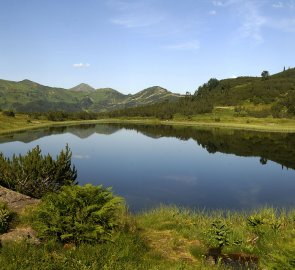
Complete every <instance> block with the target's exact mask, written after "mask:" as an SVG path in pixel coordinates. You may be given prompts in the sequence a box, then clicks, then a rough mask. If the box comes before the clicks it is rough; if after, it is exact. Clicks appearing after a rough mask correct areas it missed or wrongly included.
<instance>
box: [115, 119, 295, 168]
mask: <svg viewBox="0 0 295 270" xmlns="http://www.w3.org/2000/svg"><path fill="white" fill-rule="evenodd" d="M119 126H120V127H121V128H125V129H135V130H137V131H139V132H141V133H143V134H145V135H147V136H151V137H154V138H155V137H176V138H179V139H181V140H188V139H194V140H195V141H196V142H197V143H198V144H199V145H200V146H202V147H203V148H204V149H206V150H207V151H208V152H209V153H216V152H221V153H227V154H235V155H238V156H246V157H249V156H254V157H260V163H261V164H263V165H265V164H266V163H267V161H268V160H272V161H274V162H277V163H279V164H281V165H282V168H283V167H286V168H292V169H295V134H292V133H270V132H255V131H242V130H227V129H219V128H206V129H200V128H196V127H179V126H166V125H154V126H152V125H119Z"/></svg>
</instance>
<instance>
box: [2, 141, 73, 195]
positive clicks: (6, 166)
mask: <svg viewBox="0 0 295 270" xmlns="http://www.w3.org/2000/svg"><path fill="white" fill-rule="evenodd" d="M71 156H72V153H71V151H70V149H69V147H68V146H66V148H65V150H62V151H61V152H60V154H59V155H58V156H57V158H56V160H54V159H53V158H52V157H51V156H50V155H49V154H48V155H46V156H43V155H42V154H41V150H40V148H39V146H37V147H35V148H33V149H32V150H31V151H29V152H28V153H27V155H25V156H22V155H19V156H16V155H13V157H12V158H11V159H10V158H6V157H4V156H3V154H2V153H0V185H2V186H5V187H7V188H9V189H12V190H16V191H18V192H20V193H23V194H26V195H29V196H31V197H35V198H41V197H42V196H43V195H44V194H46V193H48V192H55V191H58V190H59V189H60V187H61V186H63V185H72V184H75V180H76V178H77V171H76V169H75V167H74V166H73V168H72V166H71Z"/></svg>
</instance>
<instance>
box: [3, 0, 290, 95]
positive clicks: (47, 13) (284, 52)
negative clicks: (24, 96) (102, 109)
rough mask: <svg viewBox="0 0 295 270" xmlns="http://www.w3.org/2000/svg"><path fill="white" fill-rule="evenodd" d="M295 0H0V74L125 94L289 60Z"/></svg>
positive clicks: (182, 87) (194, 83)
mask: <svg viewBox="0 0 295 270" xmlns="http://www.w3.org/2000/svg"><path fill="white" fill-rule="evenodd" d="M294 51H295V0H285V1H284V0H281V1H277V0H256V1H255V0H216V1H213V0H212V1H211V0H182V1H180V0H137V1H135V0H0V78H2V79H8V80H15V81H19V80H22V79H25V78H27V79H30V80H33V81H36V82H39V83H41V84H45V85H50V86H60V87H65V88H70V87H73V86H75V85H77V84H79V83H81V82H84V83H88V84H90V85H92V86H93V87H95V88H100V87H112V88H115V89H117V90H119V91H121V92H123V93H134V92H137V91H139V90H142V89H144V88H147V87H149V86H153V85H160V86H162V87H165V88H167V89H169V90H171V91H173V92H178V93H184V92H186V91H191V92H194V91H195V90H196V89H197V88H198V86H199V85H201V84H203V83H204V82H206V81H207V80H208V79H210V78H211V77H215V78H218V79H223V78H228V77H235V76H244V75H251V76H259V75H260V74H261V72H262V70H268V71H269V72H270V73H271V74H273V73H277V72H279V71H281V70H282V69H283V67H284V66H286V67H289V66H291V67H293V66H295V53H294Z"/></svg>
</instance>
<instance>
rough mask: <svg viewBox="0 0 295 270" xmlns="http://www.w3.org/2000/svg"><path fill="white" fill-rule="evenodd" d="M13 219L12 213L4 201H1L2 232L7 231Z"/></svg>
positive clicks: (0, 218)
mask: <svg viewBox="0 0 295 270" xmlns="http://www.w3.org/2000/svg"><path fill="white" fill-rule="evenodd" d="M11 219H12V213H11V212H10V211H9V210H8V209H7V206H6V205H5V204H4V203H2V202H0V234H2V233H5V232H7V230H8V228H9V223H10V221H11Z"/></svg>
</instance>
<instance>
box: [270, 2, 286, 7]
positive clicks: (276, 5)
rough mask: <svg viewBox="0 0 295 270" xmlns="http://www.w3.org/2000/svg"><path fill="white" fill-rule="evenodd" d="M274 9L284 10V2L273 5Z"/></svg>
mask: <svg viewBox="0 0 295 270" xmlns="http://www.w3.org/2000/svg"><path fill="white" fill-rule="evenodd" d="M272 7H274V8H282V7H284V4H283V3H282V2H277V3H274V4H272Z"/></svg>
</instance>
